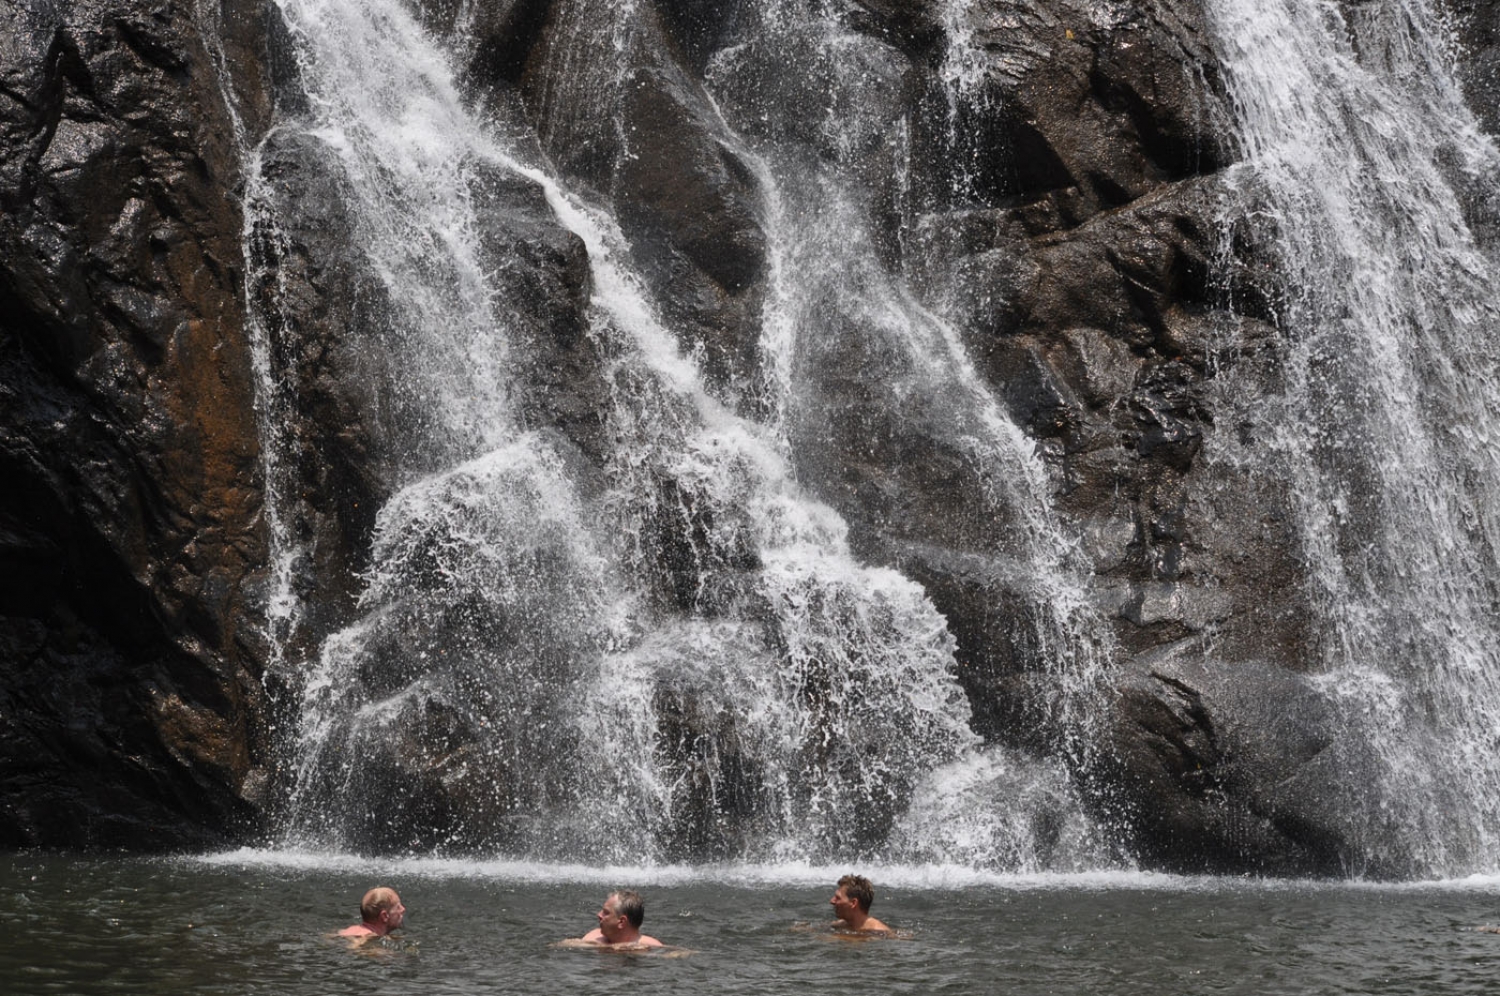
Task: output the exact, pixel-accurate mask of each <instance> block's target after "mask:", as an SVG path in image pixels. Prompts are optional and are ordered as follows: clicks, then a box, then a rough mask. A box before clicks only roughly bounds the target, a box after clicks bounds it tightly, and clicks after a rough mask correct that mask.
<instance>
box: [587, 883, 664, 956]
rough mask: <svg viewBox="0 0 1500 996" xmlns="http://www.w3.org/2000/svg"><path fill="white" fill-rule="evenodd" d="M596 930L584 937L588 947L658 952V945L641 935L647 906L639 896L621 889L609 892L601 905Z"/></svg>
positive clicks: (660, 945) (658, 943)
mask: <svg viewBox="0 0 1500 996" xmlns="http://www.w3.org/2000/svg"><path fill="white" fill-rule="evenodd" d="M595 916H596V917H598V919H599V926H598V928H597V929H595V930H591V931H589V932H588V933H587V934H584V935H583V941H584V942H585V943H587V944H607V945H610V946H611V947H619V948H624V947H631V948H659V947H662V946H663V945H662V943H661V941H658V940H657V939H656V938H654V937H648V936H646V935H645V934H643V933H641V924H642V923H644V922H645V920H646V904H645V903H644V902H642V901H641V895H640V893H638V892H632V891H630V890H629V889H621V890H619V891H618V892H611V893H610V894H609V895H608V896H606V897H605V899H604V905H603V906H601V907H599V912H598V913H596V914H595Z"/></svg>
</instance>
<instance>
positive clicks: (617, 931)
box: [594, 896, 625, 942]
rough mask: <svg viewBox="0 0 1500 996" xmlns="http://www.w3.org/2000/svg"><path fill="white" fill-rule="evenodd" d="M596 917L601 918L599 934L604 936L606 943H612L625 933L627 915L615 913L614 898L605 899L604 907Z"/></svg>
mask: <svg viewBox="0 0 1500 996" xmlns="http://www.w3.org/2000/svg"><path fill="white" fill-rule="evenodd" d="M594 915H595V916H597V917H598V918H599V933H601V934H603V935H604V939H605V940H606V941H611V942H612V941H614V939H615V938H616V937H619V936H620V935H621V934H623V933H624V932H625V915H624V914H623V913H616V912H615V897H614V896H610V897H608V898H607V899H605V900H604V905H603V906H601V907H599V912H598V913H596V914H594Z"/></svg>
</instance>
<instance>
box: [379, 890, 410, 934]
mask: <svg viewBox="0 0 1500 996" xmlns="http://www.w3.org/2000/svg"><path fill="white" fill-rule="evenodd" d="M380 916H381V918H382V919H384V920H385V927H386V929H387V930H395V929H396V928H397V927H399V926H401V925H402V924H403V923H405V922H406V907H405V906H403V905H402V904H401V897H400V896H397V897H396V905H394V906H392V907H390V908H389V909H384V910H381V911H380Z"/></svg>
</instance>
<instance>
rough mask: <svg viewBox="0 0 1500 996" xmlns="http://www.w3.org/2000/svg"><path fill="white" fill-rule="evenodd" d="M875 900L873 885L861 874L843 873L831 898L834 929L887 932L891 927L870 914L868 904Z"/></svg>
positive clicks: (869, 932)
mask: <svg viewBox="0 0 1500 996" xmlns="http://www.w3.org/2000/svg"><path fill="white" fill-rule="evenodd" d="M874 901H875V886H873V885H871V884H870V880H869V879H867V878H865V877H864V876H863V875H845V876H844V877H843V878H841V879H839V883H838V888H837V889H835V890H834V893H833V898H832V899H830V900H828V902H829V904H830V905H832V906H833V915H834V916H836V917H838V919H837V920H834V921H833V929H834V930H842V931H854V932H858V933H861V934H889V933H891V928H889V927H887V926H886V925H885V924H883V923H881V922H880V921H879V920H877V919H875V918H874V917H873V916H871V915H870V904H871V903H873V902H874Z"/></svg>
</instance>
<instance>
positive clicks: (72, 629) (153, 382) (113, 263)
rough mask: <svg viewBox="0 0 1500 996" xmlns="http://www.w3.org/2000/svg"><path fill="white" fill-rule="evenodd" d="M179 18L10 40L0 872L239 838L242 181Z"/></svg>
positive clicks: (154, 16)
mask: <svg viewBox="0 0 1500 996" xmlns="http://www.w3.org/2000/svg"><path fill="white" fill-rule="evenodd" d="M223 14H224V16H225V17H226V18H230V19H235V18H238V19H241V23H242V24H244V23H247V22H245V21H244V19H245V18H248V17H250V16H251V14H250V12H249V9H248V8H245V9H240V8H236V7H234V6H233V5H226V7H225V8H224V10H223ZM195 16H196V15H195V11H194V9H193V8H192V7H191V6H190V5H174V4H159V5H154V6H152V7H150V8H149V9H147V8H144V7H142V8H131V7H121V6H119V5H114V4H106V3H99V4H92V3H78V4H64V5H43V6H38V5H27V6H12V7H10V8H8V13H7V14H6V15H5V17H6V18H7V20H8V23H7V24H6V26H5V38H6V43H5V44H6V60H5V83H4V87H3V90H0V122H3V123H0V131H3V136H4V137H3V141H0V176H3V181H0V202H3V211H0V245H3V258H4V259H5V261H6V263H5V267H4V269H3V272H0V302H3V304H0V363H3V365H4V374H3V376H0V384H3V386H0V466H3V468H4V469H3V472H0V476H3V477H4V479H5V481H6V482H7V483H6V487H5V492H4V497H3V499H0V535H3V537H4V539H3V543H0V551H3V552H0V556H3V559H4V568H5V569H4V571H3V574H4V575H5V577H6V587H5V592H6V595H5V598H4V602H3V607H0V647H3V648H4V649H3V652H0V672H3V677H0V688H3V690H4V691H3V693H0V694H3V699H0V701H3V715H4V717H5V721H4V732H3V738H4V748H3V751H0V843H3V844H5V845H7V846H18V845H32V844H46V845H72V846H92V847H121V846H125V847H132V848H152V849H161V848H168V847H181V846H185V845H194V846H201V845H202V844H204V843H208V842H213V841H220V840H223V839H225V838H226V836H228V835H233V834H238V833H243V832H245V831H246V830H247V829H249V828H251V826H252V824H253V818H254V814H255V803H254V801H253V800H254V796H255V792H256V786H257V782H258V780H259V775H258V773H260V772H261V766H262V765H263V764H264V762H265V756H264V752H265V749H266V746H267V745H266V740H265V732H264V716H263V710H262V705H261V697H262V695H261V689H260V686H259V683H258V680H257V673H258V662H259V661H260V660H261V659H262V657H263V655H264V652H265V648H264V647H263V646H262V645H261V644H260V642H259V639H258V637H257V633H256V626H255V620H254V617H253V616H250V615H248V614H247V608H246V606H247V601H248V596H249V594H250V591H251V590H252V589H253V587H254V586H255V584H256V583H257V579H258V577H259V576H260V572H261V571H262V569H263V564H264V559H265V543H264V538H263V536H262V534H261V532H260V528H259V524H258V522H257V515H258V512H259V506H260V482H259V480H258V479H257V457H258V440H257V434H256V429H255V420H254V416H253V411H252V407H251V406H252V382H251V378H250V371H249V356H248V352H247V350H246V345H245V336H244V329H243V324H242V312H243V304H242V299H241V288H240V285H239V282H238V281H239V272H240V238H239V231H240V219H239V213H238V210H237V209H236V206H235V204H234V202H233V200H232V199H231V192H232V190H233V189H234V186H235V184H236V182H237V181H238V175H237V171H238V168H239V161H238V153H237V151H236V149H235V148H234V145H233V134H234V131H233V127H232V125H231V122H230V119H229V116H228V114H227V111H226V108H225V105H224V95H223V93H222V92H221V91H220V90H219V85H218V73H217V72H216V70H215V65H214V64H215V60H216V59H217V58H218V53H217V52H215V51H214V50H212V49H210V48H208V47H206V46H205V44H204V42H203V41H202V40H200V39H199V38H198V35H197V29H196V20H195ZM247 92H248V91H247Z"/></svg>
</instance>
